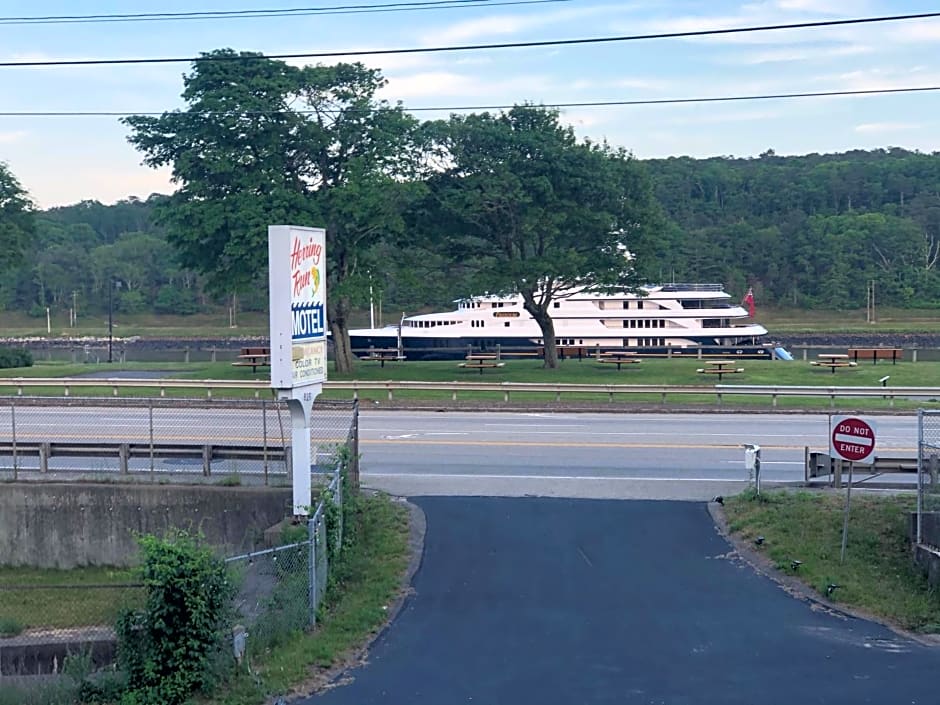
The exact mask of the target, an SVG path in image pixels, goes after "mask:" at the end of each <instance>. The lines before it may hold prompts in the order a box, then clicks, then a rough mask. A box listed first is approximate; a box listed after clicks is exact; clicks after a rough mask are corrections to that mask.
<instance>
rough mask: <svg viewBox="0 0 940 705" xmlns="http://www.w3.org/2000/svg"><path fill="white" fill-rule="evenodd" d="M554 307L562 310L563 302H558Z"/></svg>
mask: <svg viewBox="0 0 940 705" xmlns="http://www.w3.org/2000/svg"><path fill="white" fill-rule="evenodd" d="M553 306H554V307H555V308H561V301H556V302H555V303H554V304H553Z"/></svg>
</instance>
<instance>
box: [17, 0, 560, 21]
mask: <svg viewBox="0 0 940 705" xmlns="http://www.w3.org/2000/svg"><path fill="white" fill-rule="evenodd" d="M573 1H574V0H426V1H423V2H393V3H382V4H377V5H334V6H332V7H330V6H322V7H297V8H271V9H268V10H202V11H194V12H141V13H127V14H102V15H45V16H23V17H0V25H47V24H100V23H114V22H181V21H192V20H231V19H259V18H267V17H304V16H310V15H358V14H373V13H382V12H412V11H419V10H462V9H467V8H479V7H502V6H506V5H541V4H544V3H561V2H573Z"/></svg>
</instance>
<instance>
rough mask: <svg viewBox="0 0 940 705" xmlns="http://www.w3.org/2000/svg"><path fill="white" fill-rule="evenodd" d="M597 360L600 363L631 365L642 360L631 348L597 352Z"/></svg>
mask: <svg viewBox="0 0 940 705" xmlns="http://www.w3.org/2000/svg"><path fill="white" fill-rule="evenodd" d="M597 362H599V363H600V364H602V365H605V364H606V365H617V369H618V370H619V369H620V366H621V365H632V364H637V363H640V362H642V360H641V359H640V358H638V357H637V355H636V352H634V351H633V350H608V351H607V352H599V353H597Z"/></svg>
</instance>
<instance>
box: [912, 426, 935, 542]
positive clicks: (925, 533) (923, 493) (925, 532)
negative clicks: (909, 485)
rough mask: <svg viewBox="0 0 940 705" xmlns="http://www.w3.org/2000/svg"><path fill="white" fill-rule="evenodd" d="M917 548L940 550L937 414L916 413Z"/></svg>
mask: <svg viewBox="0 0 940 705" xmlns="http://www.w3.org/2000/svg"><path fill="white" fill-rule="evenodd" d="M916 521H917V525H916V527H915V532H916V538H917V543H918V544H923V545H926V546H931V547H933V548H940V411H937V410H926V409H920V410H919V411H918V412H917V519H916Z"/></svg>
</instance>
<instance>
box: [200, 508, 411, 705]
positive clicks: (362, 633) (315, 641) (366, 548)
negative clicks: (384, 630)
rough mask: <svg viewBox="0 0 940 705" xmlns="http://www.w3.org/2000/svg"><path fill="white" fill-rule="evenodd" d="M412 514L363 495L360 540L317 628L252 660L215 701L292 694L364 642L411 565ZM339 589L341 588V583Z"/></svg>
mask: <svg viewBox="0 0 940 705" xmlns="http://www.w3.org/2000/svg"><path fill="white" fill-rule="evenodd" d="M408 536H409V517H408V509H407V507H406V506H405V505H403V504H400V503H397V502H394V501H392V500H391V499H390V498H389V497H386V496H384V495H377V496H365V495H363V496H361V500H360V505H359V510H358V517H357V540H356V541H355V542H354V543H353V545H352V546H351V547H350V549H349V550H348V553H347V554H346V556H345V557H344V558H343V560H342V562H341V563H340V564H339V566H338V568H337V571H336V573H335V582H333V583H332V584H333V585H334V588H333V589H331V592H330V593H329V594H328V595H327V603H326V608H325V609H323V613H322V615H321V617H320V621H319V625H318V627H317V629H316V631H314V632H313V633H310V634H307V633H300V634H297V635H296V636H294V637H293V638H292V639H291V640H289V641H288V642H287V643H285V644H283V645H282V646H278V647H275V648H274V649H272V650H271V651H270V652H268V653H266V654H264V655H263V656H262V657H261V658H259V659H256V660H255V662H253V663H252V664H251V672H252V674H253V675H252V676H248V675H244V676H242V677H240V678H238V679H237V680H236V681H235V682H234V683H233V684H232V685H231V686H230V687H229V688H228V690H227V692H225V693H224V694H222V695H219V696H217V697H216V698H215V699H214V700H212V701H211V702H212V703H216V704H217V705H254V704H255V703H262V702H265V700H266V698H267V697H269V696H271V695H275V694H282V693H287V692H289V691H290V690H291V688H292V687H294V686H296V685H297V684H298V683H301V682H303V681H305V680H308V679H310V677H311V676H312V675H313V674H314V672H315V671H316V669H321V668H329V667H330V666H332V665H334V664H336V663H338V662H340V661H341V659H343V658H344V657H346V656H347V655H348V654H349V652H350V651H351V650H353V649H355V648H356V647H358V646H360V645H361V644H363V643H364V642H365V641H366V639H367V638H368V637H369V636H370V635H372V634H374V633H375V631H376V630H377V629H379V628H380V627H381V626H382V625H383V624H384V623H385V620H386V619H387V617H388V612H387V608H388V606H389V605H390V603H391V602H392V601H393V600H394V599H395V597H396V595H397V594H398V591H399V589H400V585H401V580H402V577H403V575H404V573H405V570H406V568H407V565H408V560H409V557H410V554H409V545H408ZM337 586H338V587H339V589H335V588H336V587H337Z"/></svg>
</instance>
